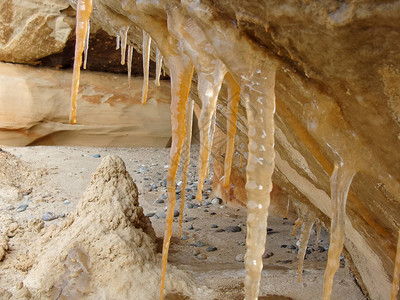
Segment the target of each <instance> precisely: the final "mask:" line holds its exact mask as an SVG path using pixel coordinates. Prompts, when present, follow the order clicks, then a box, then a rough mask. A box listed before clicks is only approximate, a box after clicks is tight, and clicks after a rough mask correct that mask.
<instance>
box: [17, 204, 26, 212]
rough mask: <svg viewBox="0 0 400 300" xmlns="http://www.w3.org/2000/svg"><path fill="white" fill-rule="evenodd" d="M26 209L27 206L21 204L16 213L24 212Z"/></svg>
mask: <svg viewBox="0 0 400 300" xmlns="http://www.w3.org/2000/svg"><path fill="white" fill-rule="evenodd" d="M27 208H28V204H22V205H20V206H18V208H17V212H22V211H25V210H26V209H27Z"/></svg>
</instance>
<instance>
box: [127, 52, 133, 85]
mask: <svg viewBox="0 0 400 300" xmlns="http://www.w3.org/2000/svg"><path fill="white" fill-rule="evenodd" d="M132 57H133V47H132V46H131V45H128V88H129V93H130V91H131V74H132Z"/></svg>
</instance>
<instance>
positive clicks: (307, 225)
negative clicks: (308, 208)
mask: <svg viewBox="0 0 400 300" xmlns="http://www.w3.org/2000/svg"><path fill="white" fill-rule="evenodd" d="M314 223H315V218H307V217H306V218H305V221H304V222H303V224H302V225H301V232H300V238H299V253H298V255H297V259H298V261H299V267H298V268H297V274H299V277H298V279H297V281H298V282H300V281H301V275H302V274H303V264H304V257H305V255H306V251H307V244H308V240H309V239H310V235H311V229H312V228H313V225H314Z"/></svg>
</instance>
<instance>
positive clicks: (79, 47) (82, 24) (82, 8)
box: [69, 0, 92, 124]
mask: <svg viewBox="0 0 400 300" xmlns="http://www.w3.org/2000/svg"><path fill="white" fill-rule="evenodd" d="M76 10H77V13H76V30H75V34H76V40H75V60H74V73H73V76H72V88H71V111H70V115H69V122H70V123H71V124H75V123H76V108H77V99H78V89H79V78H80V72H81V65H82V52H83V50H84V49H85V45H86V42H85V41H86V37H87V36H88V24H89V18H90V14H91V13H92V0H79V1H78V3H77V6H76Z"/></svg>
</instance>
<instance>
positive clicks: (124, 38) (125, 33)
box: [121, 26, 129, 65]
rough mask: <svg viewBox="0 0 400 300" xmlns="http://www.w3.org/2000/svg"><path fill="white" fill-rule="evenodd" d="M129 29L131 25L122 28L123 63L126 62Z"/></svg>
mask: <svg viewBox="0 0 400 300" xmlns="http://www.w3.org/2000/svg"><path fill="white" fill-rule="evenodd" d="M128 30H129V26H123V27H122V28H121V65H124V64H125V56H126V44H127V42H128ZM122 34H123V35H122Z"/></svg>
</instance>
